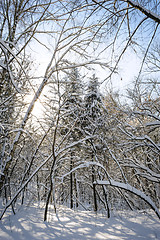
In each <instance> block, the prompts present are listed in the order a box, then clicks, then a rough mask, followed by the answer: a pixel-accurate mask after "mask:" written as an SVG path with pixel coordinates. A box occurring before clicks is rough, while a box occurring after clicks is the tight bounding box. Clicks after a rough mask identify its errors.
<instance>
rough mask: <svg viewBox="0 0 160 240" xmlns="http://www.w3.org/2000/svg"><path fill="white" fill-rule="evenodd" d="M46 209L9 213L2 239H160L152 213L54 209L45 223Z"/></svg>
mask: <svg viewBox="0 0 160 240" xmlns="http://www.w3.org/2000/svg"><path fill="white" fill-rule="evenodd" d="M43 213H44V208H43V207H42V206H41V207H40V206H38V205H37V204H32V205H31V206H27V207H26V206H25V207H24V206H23V207H20V208H19V210H18V212H17V213H16V215H13V214H12V213H11V210H8V211H7V213H6V214H5V216H4V217H3V219H2V221H1V222H0V240H13V239H14V240H50V239H57V240H91V239H92V240H93V239H96V240H101V239H105V240H108V239H115V240H116V239H119V240H123V239H124V240H137V239H138V240H140V239H143V240H151V239H154V240H155V239H160V220H159V219H158V218H157V216H156V215H155V213H154V212H153V211H151V210H149V211H136V212H133V211H121V212H116V213H112V216H111V218H109V219H107V218H106V216H105V215H104V214H95V213H93V212H90V211H75V210H71V209H69V208H66V207H59V208H58V210H57V214H55V213H54V210H53V209H52V208H51V207H50V210H49V216H48V221H47V222H43Z"/></svg>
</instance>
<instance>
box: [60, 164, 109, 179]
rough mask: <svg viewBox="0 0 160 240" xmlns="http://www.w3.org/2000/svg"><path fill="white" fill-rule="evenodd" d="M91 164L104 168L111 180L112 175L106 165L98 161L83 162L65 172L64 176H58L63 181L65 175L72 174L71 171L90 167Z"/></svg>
mask: <svg viewBox="0 0 160 240" xmlns="http://www.w3.org/2000/svg"><path fill="white" fill-rule="evenodd" d="M90 166H97V167H100V168H102V169H103V170H104V172H105V173H106V175H107V177H108V179H109V181H110V179H111V177H110V176H109V174H108V172H107V171H106V169H105V167H104V166H103V165H102V164H100V163H98V162H83V163H82V164H80V165H78V166H77V167H74V168H73V169H72V170H71V171H69V172H67V173H65V174H64V175H63V176H61V177H60V178H59V177H58V178H59V179H60V180H61V182H62V183H63V179H64V178H65V177H67V176H68V175H70V174H71V173H73V172H75V171H76V170H78V169H81V168H88V167H90Z"/></svg>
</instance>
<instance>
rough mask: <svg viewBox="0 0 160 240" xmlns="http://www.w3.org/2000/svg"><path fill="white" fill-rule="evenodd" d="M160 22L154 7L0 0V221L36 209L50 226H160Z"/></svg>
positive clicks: (145, 2)
mask: <svg viewBox="0 0 160 240" xmlns="http://www.w3.org/2000/svg"><path fill="white" fill-rule="evenodd" d="M159 24H160V2H159V1H157V0H137V1H136V0H115V1H113V0H102V1H101V0H1V1H0V209H1V212H0V220H3V218H4V217H5V214H6V212H7V211H8V210H9V209H10V215H16V213H17V211H18V209H19V207H20V206H22V205H28V206H32V205H33V204H34V203H37V202H38V203H41V204H43V217H42V219H41V220H42V221H45V222H47V221H48V218H49V212H50V210H49V209H50V206H52V207H53V210H52V211H53V212H54V213H55V214H56V212H57V211H58V209H59V208H60V206H64V207H67V208H70V209H74V211H78V209H81V210H83V211H93V212H95V213H98V212H103V213H104V214H105V215H106V218H108V219H109V218H110V217H111V215H112V211H120V210H123V211H124V210H125V211H128V210H131V211H133V212H134V211H137V210H145V209H151V210H152V214H153V215H154V214H155V216H156V219H158V221H159V219H160V211H159V208H160V80H159V77H160V75H159V73H160V41H159V36H160V28H159ZM129 66H130V67H129ZM39 239H40V238H39ZM66 239H67V238H66Z"/></svg>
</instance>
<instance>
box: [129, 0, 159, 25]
mask: <svg viewBox="0 0 160 240" xmlns="http://www.w3.org/2000/svg"><path fill="white" fill-rule="evenodd" d="M125 2H127V3H129V4H130V5H131V6H132V7H134V8H136V9H138V10H140V11H141V12H142V13H143V14H145V15H146V16H147V17H148V18H150V19H152V20H154V21H155V22H157V23H160V16H159V15H157V14H155V13H154V12H152V11H150V10H148V9H147V8H145V7H143V6H142V5H141V4H140V3H138V1H133V0H125Z"/></svg>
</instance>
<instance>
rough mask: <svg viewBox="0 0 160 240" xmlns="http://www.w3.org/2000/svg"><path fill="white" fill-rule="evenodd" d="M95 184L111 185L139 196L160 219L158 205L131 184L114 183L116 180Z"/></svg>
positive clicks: (99, 181) (98, 181)
mask: <svg viewBox="0 0 160 240" xmlns="http://www.w3.org/2000/svg"><path fill="white" fill-rule="evenodd" d="M94 184H97V185H110V186H112V187H117V188H121V189H124V190H126V191H129V192H131V193H133V194H135V195H137V196H138V197H140V198H141V199H143V200H144V201H145V202H146V203H148V204H149V206H150V207H151V208H152V209H153V210H154V212H155V213H156V214H157V216H158V218H159V219H160V212H159V210H158V208H157V207H156V205H155V204H154V202H153V201H152V200H151V199H150V197H148V196H147V195H145V194H144V193H143V192H141V191H140V190H138V189H136V188H135V187H132V186H131V185H130V184H128V183H122V182H117V181H114V180H110V181H101V180H97V181H95V182H94Z"/></svg>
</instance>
